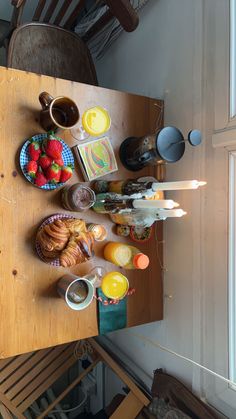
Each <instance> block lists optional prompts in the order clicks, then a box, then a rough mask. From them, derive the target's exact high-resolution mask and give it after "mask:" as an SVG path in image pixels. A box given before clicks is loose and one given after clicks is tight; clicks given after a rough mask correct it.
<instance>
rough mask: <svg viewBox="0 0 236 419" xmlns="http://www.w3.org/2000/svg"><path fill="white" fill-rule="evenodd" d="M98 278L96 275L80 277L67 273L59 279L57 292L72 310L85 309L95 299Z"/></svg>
mask: <svg viewBox="0 0 236 419" xmlns="http://www.w3.org/2000/svg"><path fill="white" fill-rule="evenodd" d="M96 279H97V278H96V276H95V275H87V276H84V277H78V276H77V275H73V274H66V275H63V276H62V277H61V278H60V279H59V281H58V283H57V292H58V294H59V295H60V297H61V298H63V300H65V302H66V304H67V305H68V307H70V308H71V309H72V310H84V309H85V308H87V307H88V306H89V305H90V304H91V303H92V301H93V297H94V295H95V288H94V284H95V282H96Z"/></svg>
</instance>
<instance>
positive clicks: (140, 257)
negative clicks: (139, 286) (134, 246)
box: [133, 253, 149, 269]
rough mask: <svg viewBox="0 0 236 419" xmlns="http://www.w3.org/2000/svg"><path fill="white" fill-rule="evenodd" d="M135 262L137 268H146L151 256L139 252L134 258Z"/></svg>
mask: <svg viewBox="0 0 236 419" xmlns="http://www.w3.org/2000/svg"><path fill="white" fill-rule="evenodd" d="M133 264H134V266H135V268H137V269H146V268H147V267H148V265H149V257H148V256H147V255H145V254H144V253H138V254H137V255H135V256H134V258H133Z"/></svg>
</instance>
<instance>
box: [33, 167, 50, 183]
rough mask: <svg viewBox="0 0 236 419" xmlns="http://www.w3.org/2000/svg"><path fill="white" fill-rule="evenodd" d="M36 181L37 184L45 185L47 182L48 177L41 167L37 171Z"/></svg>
mask: <svg viewBox="0 0 236 419" xmlns="http://www.w3.org/2000/svg"><path fill="white" fill-rule="evenodd" d="M34 183H35V185H37V186H43V185H45V183H47V179H46V177H45V176H44V174H43V172H42V169H41V168H39V170H38V171H37V173H36V177H35V180H34Z"/></svg>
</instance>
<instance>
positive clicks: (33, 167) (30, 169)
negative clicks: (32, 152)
mask: <svg viewBox="0 0 236 419" xmlns="http://www.w3.org/2000/svg"><path fill="white" fill-rule="evenodd" d="M26 170H27V173H28V175H30V177H32V178H34V177H35V174H36V172H37V170H38V165H37V163H36V161H34V160H30V161H29V163H28V164H27V166H26Z"/></svg>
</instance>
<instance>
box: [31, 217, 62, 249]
mask: <svg viewBox="0 0 236 419" xmlns="http://www.w3.org/2000/svg"><path fill="white" fill-rule="evenodd" d="M69 237H70V231H69V229H68V228H67V227H66V226H65V224H64V222H63V220H55V221H53V223H50V224H47V225H45V226H44V227H43V228H41V229H40V230H39V232H38V234H37V238H36V239H37V241H38V243H39V244H40V246H41V248H42V249H44V250H46V251H49V252H51V251H54V250H58V251H59V250H62V249H64V247H65V246H66V244H67V242H68V240H69Z"/></svg>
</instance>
